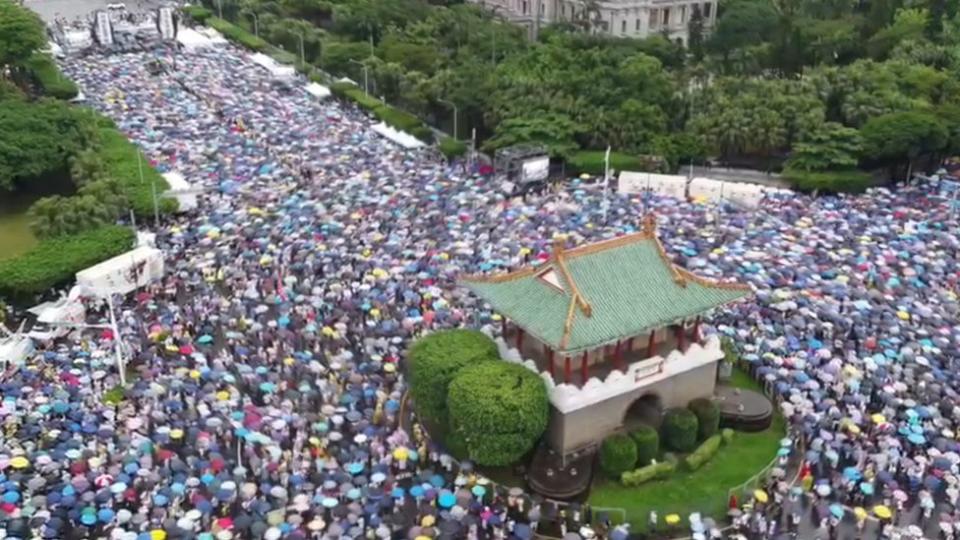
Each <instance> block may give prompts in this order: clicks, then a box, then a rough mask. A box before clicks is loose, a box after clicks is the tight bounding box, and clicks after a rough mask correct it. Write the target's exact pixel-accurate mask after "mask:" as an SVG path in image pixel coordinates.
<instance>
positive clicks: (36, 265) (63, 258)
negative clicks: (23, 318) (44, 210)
mask: <svg viewBox="0 0 960 540" xmlns="http://www.w3.org/2000/svg"><path fill="white" fill-rule="evenodd" d="M133 239H134V235H133V231H131V230H130V229H129V228H128V227H116V226H107V227H101V228H99V229H94V230H91V231H86V232H83V233H80V234H76V235H71V236H64V237H59V238H52V239H49V240H43V241H41V242H40V243H39V244H37V245H36V246H35V247H34V248H33V249H31V250H30V251H28V252H27V253H25V254H23V255H21V256H19V257H14V258H12V259H7V260H4V261H0V296H6V297H9V298H29V297H30V296H31V295H34V294H39V293H43V292H45V291H47V290H48V289H50V288H51V287H54V286H56V285H59V284H61V283H64V282H67V281H69V280H70V279H72V278H73V275H74V274H75V273H77V272H78V271H80V270H83V269H84V268H87V267H88V266H92V265H94V264H96V263H98V262H100V261H102V260H104V259H107V258H110V257H113V256H116V255H119V254H121V253H123V252H124V251H127V250H129V249H130V248H131V247H132V245H133Z"/></svg>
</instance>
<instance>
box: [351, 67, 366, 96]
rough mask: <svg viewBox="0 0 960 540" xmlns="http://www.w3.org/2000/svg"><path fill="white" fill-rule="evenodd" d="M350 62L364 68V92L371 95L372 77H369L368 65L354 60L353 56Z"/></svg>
mask: <svg viewBox="0 0 960 540" xmlns="http://www.w3.org/2000/svg"><path fill="white" fill-rule="evenodd" d="M350 63H351V64H357V65H358V66H360V67H361V68H363V93H364V94H366V95H368V96H369V95H370V77H369V71H368V68H367V65H366V64H364V63H363V62H360V61H357V60H354V59H353V58H351V59H350Z"/></svg>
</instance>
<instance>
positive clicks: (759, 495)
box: [753, 489, 770, 504]
mask: <svg viewBox="0 0 960 540" xmlns="http://www.w3.org/2000/svg"><path fill="white" fill-rule="evenodd" d="M753 498H754V499H756V500H757V502H759V503H761V504H765V503H766V502H767V501H769V500H770V497H769V496H768V495H767V492H766V491H763V490H762V489H758V490H756V491H754V492H753Z"/></svg>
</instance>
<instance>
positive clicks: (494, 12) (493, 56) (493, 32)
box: [490, 6, 503, 64]
mask: <svg viewBox="0 0 960 540" xmlns="http://www.w3.org/2000/svg"><path fill="white" fill-rule="evenodd" d="M502 7H503V6H492V7H491V8H490V19H491V21H492V24H491V25H490V41H492V42H493V46H492V47H491V49H492V51H493V52H491V53H490V63H491V64H496V63H497V28H498V26H497V24H496V19H497V16H498V15H499V13H498V11H500V9H501V8H502Z"/></svg>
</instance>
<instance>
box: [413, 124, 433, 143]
mask: <svg viewBox="0 0 960 540" xmlns="http://www.w3.org/2000/svg"><path fill="white" fill-rule="evenodd" d="M410 134H411V135H413V136H414V137H416V138H418V139H420V140H421V141H423V142H425V143H427V144H430V143H432V142H433V130H432V129H430V126H427V125H426V124H420V125H419V126H417V127H415V128H413V129H412V130H410Z"/></svg>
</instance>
